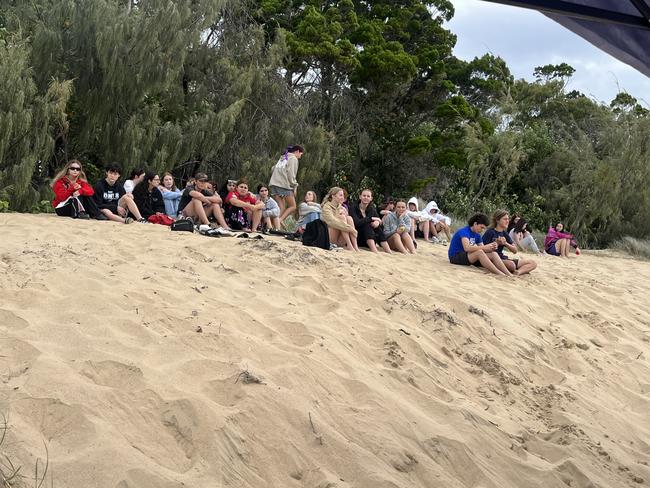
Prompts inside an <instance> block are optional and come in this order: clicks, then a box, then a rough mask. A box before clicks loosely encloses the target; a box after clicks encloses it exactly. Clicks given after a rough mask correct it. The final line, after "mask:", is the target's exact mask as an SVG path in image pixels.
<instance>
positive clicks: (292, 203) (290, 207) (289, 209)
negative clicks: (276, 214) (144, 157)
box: [280, 192, 297, 222]
mask: <svg viewBox="0 0 650 488" xmlns="http://www.w3.org/2000/svg"><path fill="white" fill-rule="evenodd" d="M284 200H285V201H286V208H285V209H284V210H283V209H282V207H280V222H284V220H285V219H286V218H287V217H288V216H289V215H293V213H294V212H295V211H296V208H297V207H296V196H295V194H294V193H293V192H292V193H291V194H289V195H287V196H286V197H284Z"/></svg>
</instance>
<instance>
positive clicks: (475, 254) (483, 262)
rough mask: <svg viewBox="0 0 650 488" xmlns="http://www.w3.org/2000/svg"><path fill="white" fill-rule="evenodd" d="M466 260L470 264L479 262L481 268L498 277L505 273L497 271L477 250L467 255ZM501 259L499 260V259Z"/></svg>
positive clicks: (488, 259) (486, 257)
mask: <svg viewBox="0 0 650 488" xmlns="http://www.w3.org/2000/svg"><path fill="white" fill-rule="evenodd" d="M467 259H468V260H469V262H470V263H475V262H476V261H479V262H480V263H481V266H483V267H484V268H485V269H487V270H488V271H489V272H490V273H493V274H495V275H499V276H504V275H505V273H503V272H501V271H499V269H498V268H497V267H496V266H495V265H494V263H492V261H491V260H490V258H489V257H488V256H487V254H485V252H483V251H482V250H480V249H479V250H477V251H475V252H473V253H471V254H468V255H467ZM499 259H501V258H499Z"/></svg>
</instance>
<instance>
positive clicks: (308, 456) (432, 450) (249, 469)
mask: <svg viewBox="0 0 650 488" xmlns="http://www.w3.org/2000/svg"><path fill="white" fill-rule="evenodd" d="M0 232H1V235H0V243H1V245H0V289H1V290H2V293H1V294H0V378H1V380H2V381H1V382H0V413H4V415H5V416H6V418H7V423H8V429H7V432H6V436H5V438H4V440H3V443H2V445H1V446H0V452H2V453H3V454H6V455H7V456H8V459H10V460H11V461H12V462H13V463H14V465H15V466H22V469H21V474H22V475H24V476H26V477H27V478H26V479H25V480H24V481H25V484H26V486H34V482H33V477H34V466H35V464H36V462H37V460H39V461H38V462H39V473H42V469H43V462H44V460H45V459H46V458H47V459H48V462H49V468H48V469H49V474H48V476H47V479H48V481H47V483H45V484H44V486H50V476H52V480H53V486H55V487H66V488H77V487H78V488H91V487H101V488H104V487H108V488H180V487H192V488H193V487H211V488H218V487H251V488H253V487H254V488H262V487H314V488H326V487H330V488H333V487H368V488H384V487H386V488H388V487H403V488H407V487H408V488H412V487H444V488H454V487H477V488H478V487H480V488H497V487H498V488H505V487H518V488H521V487H526V488H529V487H530V488H566V487H567V486H569V487H572V488H576V487H578V488H587V487H603V488H606V487H625V486H647V485H648V484H650V466H649V463H650V363H649V360H650V315H649V311H650V299H649V298H648V297H649V296H650V293H649V292H650V284H649V283H650V263H648V262H643V261H637V260H633V259H630V258H627V257H625V256H622V255H617V254H614V253H607V252H604V253H603V252H601V253H590V252H585V253H584V254H583V255H582V256H580V257H579V258H574V259H570V260H563V259H560V258H555V257H550V256H542V257H540V258H539V259H538V262H539V268H538V269H537V270H536V271H535V272H534V273H533V274H532V275H531V276H527V277H522V278H517V279H500V278H497V277H493V276H488V275H487V274H485V273H483V272H482V271H480V270H477V269H475V268H463V267H458V266H451V265H449V264H448V262H447V259H446V253H447V248H446V247H443V246H438V245H427V244H424V243H422V244H420V249H419V251H420V254H419V255H418V256H415V257H414V256H401V255H400V256H398V255H393V256H388V255H372V254H370V253H368V252H364V253H361V254H358V255H354V254H352V253H349V252H346V251H339V252H326V251H322V250H320V249H313V248H306V247H303V246H301V245H300V244H298V243H295V242H289V241H286V240H283V239H280V238H274V237H268V236H265V238H264V239H263V240H250V239H249V240H245V239H235V238H221V239H214V238H207V237H203V236H200V235H198V234H189V233H180V232H179V233H176V232H170V230H169V229H168V228H166V227H162V226H156V225H142V224H132V225H128V226H126V225H119V224H114V223H110V222H96V221H74V220H71V219H64V218H57V217H55V216H52V215H20V214H0ZM0 437H1V436H0ZM6 464H7V462H6V460H5V459H3V461H2V465H3V466H5V468H3V469H4V470H5V473H6ZM30 477H31V478H32V481H31V482H30V481H29V478H30Z"/></svg>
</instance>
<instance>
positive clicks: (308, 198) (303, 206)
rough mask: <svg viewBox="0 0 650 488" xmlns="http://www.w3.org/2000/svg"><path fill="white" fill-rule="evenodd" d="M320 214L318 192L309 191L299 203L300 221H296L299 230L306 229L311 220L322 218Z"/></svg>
mask: <svg viewBox="0 0 650 488" xmlns="http://www.w3.org/2000/svg"><path fill="white" fill-rule="evenodd" d="M320 214H321V207H320V203H318V197H317V196H316V192H314V191H311V190H309V191H307V192H306V193H305V196H304V197H303V200H302V202H301V203H300V205H298V222H297V223H296V225H297V230H298V232H300V231H302V230H305V227H307V224H308V223H309V222H313V221H314V220H318V219H320Z"/></svg>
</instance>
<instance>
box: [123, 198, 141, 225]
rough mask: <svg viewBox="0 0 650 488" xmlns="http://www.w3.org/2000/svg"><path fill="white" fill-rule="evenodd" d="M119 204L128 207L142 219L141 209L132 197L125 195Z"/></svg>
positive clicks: (137, 217) (136, 216)
mask: <svg viewBox="0 0 650 488" xmlns="http://www.w3.org/2000/svg"><path fill="white" fill-rule="evenodd" d="M117 204H118V205H119V206H121V207H123V208H127V209H128V210H129V212H131V213H132V214H133V215H135V218H136V219H138V220H142V214H140V210H138V206H137V205H136V204H135V200H133V198H132V197H131V198H129V197H127V196H126V195H125V196H123V197H122V198H120V200H119V201H118V202H117Z"/></svg>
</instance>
